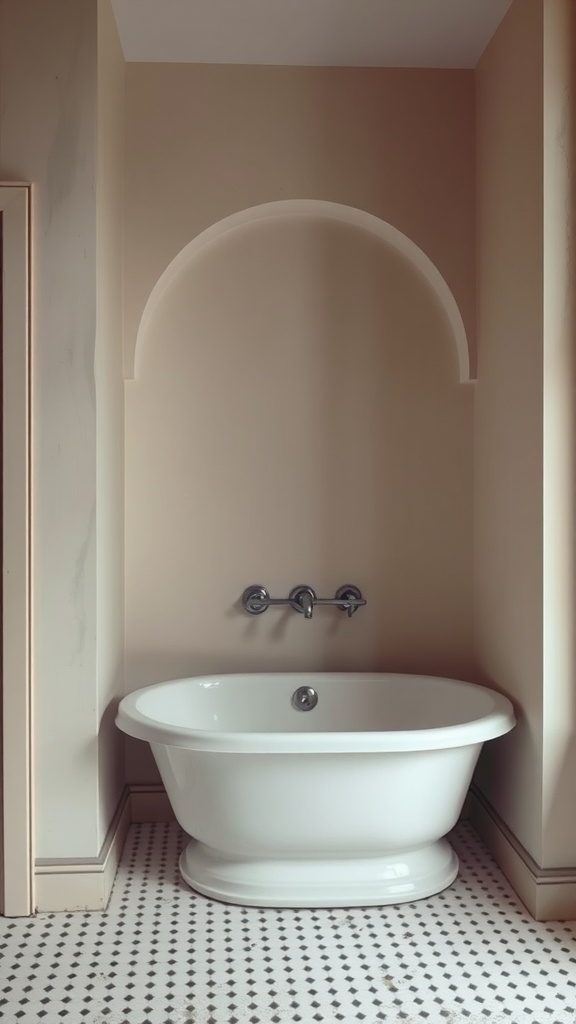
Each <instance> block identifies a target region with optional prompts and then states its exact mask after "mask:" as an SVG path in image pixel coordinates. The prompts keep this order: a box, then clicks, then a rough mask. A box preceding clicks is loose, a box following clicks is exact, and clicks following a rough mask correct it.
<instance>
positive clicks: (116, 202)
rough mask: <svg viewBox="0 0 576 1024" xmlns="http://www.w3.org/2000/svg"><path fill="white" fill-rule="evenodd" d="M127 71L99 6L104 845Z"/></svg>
mask: <svg viewBox="0 0 576 1024" xmlns="http://www.w3.org/2000/svg"><path fill="white" fill-rule="evenodd" d="M124 66H125V65H124V57H123V54H122V48H121V45H120V39H119V37H118V32H117V29H116V22H115V20H114V15H113V13H112V8H111V5H110V0H98V138H97V145H98V164H97V220H96V297H97V301H96V354H95V377H96V483H97V488H96V492H97V517H96V551H97V563H96V571H97V605H96V613H97V628H98V649H97V664H96V673H97V677H96V684H97V694H98V720H99V722H100V726H99V732H98V772H99V843H100V845H101V844H102V843H103V842H104V839H105V836H106V831H107V829H108V826H109V824H110V821H111V819H112V816H113V814H114V811H115V809H116V806H117V804H118V800H119V798H120V794H121V792H122V789H123V786H124V750H123V744H122V737H121V736H120V735H119V733H118V730H117V729H116V728H115V726H114V716H115V712H116V705H117V698H118V697H119V696H121V695H122V693H123V689H124V380H123V370H122V205H123V198H124V189H123V182H124Z"/></svg>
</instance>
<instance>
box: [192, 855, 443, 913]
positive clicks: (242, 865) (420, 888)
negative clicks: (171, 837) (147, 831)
mask: <svg viewBox="0 0 576 1024" xmlns="http://www.w3.org/2000/svg"><path fill="white" fill-rule="evenodd" d="M180 872H181V874H182V877H183V878H184V881H186V882H187V883H188V885H190V886H191V887H192V888H193V889H196V890H197V891H198V892H200V893H202V894H203V895H204V896H210V897H212V898H213V899H217V900H224V902H225V903H237V904H241V905H243V906H249V907H368V906H384V905H387V904H394V903H412V902H413V901H414V900H419V899H423V898H424V897H426V896H432V895H434V893H437V892H440V891H441V890H442V889H445V888H446V887H447V886H448V885H450V884H451V883H452V882H453V881H454V879H455V878H456V875H457V873H458V858H457V857H456V854H455V853H454V851H453V850H452V847H451V846H450V845H449V843H448V842H447V841H446V840H445V839H440V840H438V841H437V842H435V843H430V844H429V845H428V846H423V847H420V848H418V849H417V850H409V851H402V852H396V853H392V854H389V855H387V856H385V857H358V858H347V859H330V858H325V859H322V858H317V859H309V860H305V859H300V858H296V857H295V858H293V859H290V860H288V859H286V860H280V859H264V858H262V859H259V858H253V859H252V858H248V857H247V858H242V857H235V856H232V855H228V854H222V853H220V852H219V851H218V850H213V849H211V848H210V847H208V846H204V845H203V843H199V842H196V840H191V842H190V843H189V844H188V846H187V847H186V849H185V850H184V851H183V853H182V856H181V857H180Z"/></svg>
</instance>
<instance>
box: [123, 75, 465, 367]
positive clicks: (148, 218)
mask: <svg viewBox="0 0 576 1024" xmlns="http://www.w3.org/2000/svg"><path fill="white" fill-rule="evenodd" d="M126 74H127V108H126V112H127V149H126V241H125V245H126V248H125V251H126V259H125V292H124V306H125V337H124V342H125V361H126V374H127V376H129V377H130V376H131V375H132V367H133V352H134V344H135V338H136V332H137V329H138V323H139V321H140V317H141V314H142V310H143V308H144V305H145V303H146V300H147V298H148V295H149V294H150V291H151V290H152V288H153V286H154V284H155V283H156V281H157V280H158V278H159V277H160V275H161V273H162V272H163V270H164V269H165V267H166V266H167V265H168V264H169V263H170V261H171V260H172V259H173V258H174V256H176V254H177V253H178V252H179V251H180V249H182V248H183V247H184V246H185V245H187V244H188V242H190V240H191V239H192V238H194V237H195V236H196V235H198V234H199V233H200V232H201V231H203V230H204V229H205V228H207V227H209V226H210V225H211V224H214V223H215V222H217V221H219V220H221V219H222V218H223V217H226V216H228V215H229V214H232V213H235V212H237V211H239V210H243V209H246V208H248V207H251V206H255V205H258V204H259V203H265V202H271V201H274V200H279V199H324V200H331V201H333V202H337V203H344V204H345V205H349V206H355V207H359V208H360V209H363V210H367V211H369V212H370V213H373V214H375V215H377V216H379V217H381V218H382V219H383V220H386V221H389V222H390V223H391V224H393V225H394V226H395V227H396V228H398V229H399V230H400V231H403V232H404V233H405V234H406V235H408V237H409V238H411V239H412V240H413V241H414V242H415V243H416V244H417V245H418V246H420V248H422V249H423V250H424V252H425V253H426V254H427V255H428V256H429V258H430V259H431V260H432V261H433V262H434V263H435V264H436V266H437V267H438V269H439V271H440V273H441V274H442V275H443V276H444V277H445V278H446V280H447V282H448V285H449V287H450V288H451V290H452V292H453V293H454V296H455V298H456V301H457V303H458V305H459V307H460V311H461V313H462V316H463V319H464V323H465V326H466V331H467V334H468V336H469V340H470V344H471V349H472V360H473V362H474V350H475V332H476V305H475V258H476V250H475V196H474V185H475V138H474V133H475V113H474V75H473V72H472V71H465V70H463V71H457V70H434V69H432V70H430V69H429V70H417V69H410V70H407V69H390V68H309V67H294V68H287V67H266V66H257V67H250V66H240V65H230V66H227V65H213V66H210V65H184V64H129V65H128V66H127V68H126Z"/></svg>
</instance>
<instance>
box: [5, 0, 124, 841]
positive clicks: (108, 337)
mask: <svg viewBox="0 0 576 1024" xmlns="http://www.w3.org/2000/svg"><path fill="white" fill-rule="evenodd" d="M102 11H104V14H105V15H106V13H107V12H106V11H105V10H104V8H102V7H101V8H100V12H101V13H102ZM97 16H98V5H97V3H96V2H95V0H26V3H22V2H21V0H1V3H0V90H1V93H2V119H1V125H0V177H1V178H3V179H5V180H23V181H31V182H32V183H33V186H34V188H33V263H34V268H33V269H34V282H33V315H34V325H33V326H34V342H33V367H32V373H33V396H32V414H33V461H34V466H33V590H34V595H33V600H34V635H33V665H34V754H35V758H34V759H35V787H34V788H35V809H36V811H35V840H36V854H37V856H38V857H39V858H42V859H45V858H53V859H56V860H61V859H63V858H66V857H70V858H78V857H96V856H97V855H98V854H99V852H100V849H101V845H102V841H103V838H104V835H105V832H106V829H107V827H108V824H109V821H110V817H111V814H112V805H113V803H114V799H115V794H117V792H118V785H119V777H120V776H119V772H120V771H121V765H120V760H119V756H118V751H116V754H114V753H113V748H114V747H116V738H115V736H114V733H113V725H112V723H111V721H110V718H109V715H107V714H106V710H105V709H106V707H107V705H108V703H109V701H110V698H111V695H112V693H113V692H116V693H117V692H119V690H120V688H121V685H122V676H121V658H120V651H121V648H122V600H121V587H122V567H121V565H122V545H121V534H122V486H121V475H122V457H121V453H122V419H121V415H122V414H121V408H122V405H121V402H122V390H121V384H120V372H119V352H120V337H119V334H120V327H119V319H120V291H119V281H120V262H119V257H118V226H117V225H118V217H119V213H120V211H119V200H118V193H117V186H116V185H115V184H114V182H113V178H114V176H118V175H119V169H120V168H119V149H118V143H117V141H116V140H117V138H118V134H119V129H118V125H117V123H116V122H115V120H114V117H112V116H111V115H112V107H113V105H114V103H115V102H116V101H117V99H118V96H119V89H120V87H119V73H118V51H117V48H116V49H114V46H115V44H114V42H113V37H112V36H111V32H110V30H111V26H110V22H109V19H108V22H107V24H108V30H106V28H105V26H104V31H105V35H104V36H103V39H104V40H105V42H104V48H103V51H102V63H101V68H102V67H103V66H104V64H105V65H106V67H107V69H111V67H112V66H114V67H115V68H116V72H115V77H114V79H113V80H112V79H111V80H110V82H108V84H107V88H106V90H105V91H104V92H100V94H98V88H97V79H98V61H97V31H98V24H97ZM113 94H114V98H113ZM109 115H110V116H109ZM97 145H100V147H101V148H100V153H99V155H98V157H97ZM108 203H110V204H111V207H110V212H111V214H112V218H111V219H109V218H108V217H107V215H106V213H105V212H104V209H103V207H104V205H106V204H108ZM114 218H115V222H114ZM108 261H111V262H110V263H109V262H108ZM97 280H98V284H99V286H100V293H99V298H98V302H97V301H96V287H97ZM113 378H114V383H112V380H113ZM114 436H115V441H114V439H113V438H114ZM111 452H113V454H112V457H111V459H110V456H111ZM119 588H120V589H119ZM101 719H102V721H101Z"/></svg>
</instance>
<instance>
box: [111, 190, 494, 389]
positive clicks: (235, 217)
mask: <svg viewBox="0 0 576 1024" xmlns="http://www.w3.org/2000/svg"><path fill="white" fill-rule="evenodd" d="M296 217H300V218H302V217H309V218H314V219H324V220H327V221H332V222H336V223H338V224H341V225H347V226H349V227H352V228H357V229H361V230H364V231H367V232H369V233H370V234H371V235H373V236H374V237H375V238H377V239H379V240H380V241H381V242H382V244H383V245H385V246H388V247H389V248H390V249H392V250H395V251H396V252H398V253H400V254H401V255H402V256H404V257H405V258H406V259H407V260H408V261H409V262H410V263H411V264H412V265H413V266H414V268H415V269H416V270H417V271H418V273H419V274H420V275H421V277H422V278H424V280H425V281H427V283H428V285H429V286H430V288H431V289H432V291H433V292H434V293H435V295H436V297H437V299H438V301H439V302H440V305H441V306H442V308H443V309H444V312H445V314H446V317H447V320H448V324H449V327H450V332H451V335H452V340H453V344H454V347H455V351H456V356H457V361H458V372H459V379H460V383H467V382H470V381H472V380H473V379H474V378H473V377H472V375H471V366H470V349H469V344H468V338H467V336H466V329H465V327H464V322H463V320H462V316H461V314H460V310H459V308H458V304H457V302H456V300H455V298H454V296H453V294H452V292H451V290H450V288H449V287H448V284H447V283H446V281H445V280H444V278H443V277H442V275H441V273H440V271H439V270H438V269H437V267H436V266H435V264H434V263H433V262H432V260H431V259H430V258H429V257H428V256H427V255H426V253H425V252H424V251H423V250H422V249H420V247H419V246H418V245H416V243H415V242H413V241H412V239H411V238H408V236H407V235H405V234H403V232H401V231H399V230H398V229H397V228H395V227H394V226H393V225H392V224H389V223H388V222H387V221H384V220H381V219H380V218H379V217H376V216H374V214H371V213H367V212H366V211H364V210H359V209H356V208H355V207H352V206H345V205H343V204H341V203H331V202H326V201H324V200H316V199H287V200H280V201H278V202H273V203H264V204H261V205H259V206H253V207H250V208H249V209H246V210H241V211H239V212H238V213H234V214H232V215H231V216H229V217H225V218H224V219H223V220H220V221H218V222H217V223H215V224H213V225H211V227H209V228H207V229H206V230H205V231H202V232H201V233H200V234H199V235H197V236H196V238H194V239H192V241H191V242H189V243H188V245H186V246H185V247H184V248H183V249H182V250H181V251H180V252H179V253H178V255H177V256H175V257H174V259H173V260H172V262H171V263H170V264H169V265H168V266H167V267H166V270H165V271H164V272H163V274H162V275H161V276H160V277H159V279H158V281H157V282H156V284H155V285H154V288H153V289H152V291H151V293H150V295H149V297H148V301H147V303H146V306H145V307H144V311H143V313H142V317H141V320H140V324H139V327H138V332H137V335H136V339H135V345H134V351H133V354H131V353H128V358H127V373H126V379H128V380H131V379H134V378H137V377H138V375H139V367H140V357H141V353H142V350H143V347H144V345H145V343H146V338H147V335H148V329H149V325H150V322H151V319H152V316H153V314H154V311H155V309H156V307H157V305H158V303H159V301H160V300H161V298H162V296H163V295H164V293H165V291H166V289H167V288H168V287H169V286H170V284H171V283H172V282H173V281H174V279H175V278H176V276H177V275H178V274H179V273H180V271H181V270H182V269H183V268H184V267H185V266H186V265H187V264H188V263H189V262H190V261H191V260H192V259H194V257H196V256H197V255H198V254H199V253H200V252H201V251H202V250H203V249H204V248H205V247H206V246H208V245H210V244H211V243H213V242H214V241H216V240H217V239H221V238H222V237H223V236H224V235H226V234H229V233H230V232H234V231H237V230H239V229H241V228H243V227H248V226H253V225H256V224H258V223H259V222H264V221H267V220H272V219H273V218H276V219H283V218H285V219H290V218H296Z"/></svg>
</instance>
